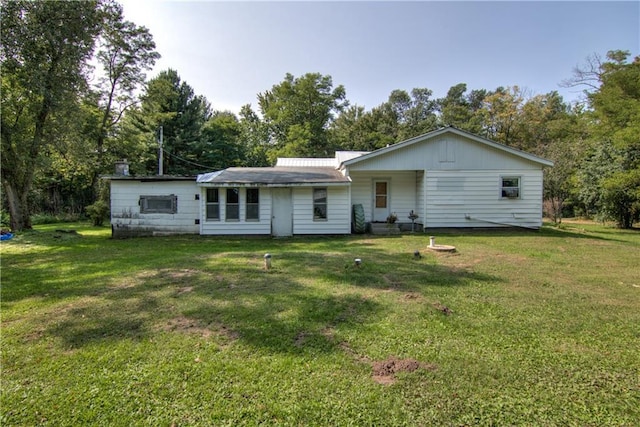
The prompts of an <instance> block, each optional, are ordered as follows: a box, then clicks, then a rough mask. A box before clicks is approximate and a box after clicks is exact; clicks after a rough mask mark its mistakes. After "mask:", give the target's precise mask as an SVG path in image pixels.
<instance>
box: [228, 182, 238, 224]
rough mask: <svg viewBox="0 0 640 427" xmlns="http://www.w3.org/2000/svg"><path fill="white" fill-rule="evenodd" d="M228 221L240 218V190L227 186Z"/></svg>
mask: <svg viewBox="0 0 640 427" xmlns="http://www.w3.org/2000/svg"><path fill="white" fill-rule="evenodd" d="M225 219H226V220H227V221H239V220H240V190H239V189H237V188H227V201H226V216H225Z"/></svg>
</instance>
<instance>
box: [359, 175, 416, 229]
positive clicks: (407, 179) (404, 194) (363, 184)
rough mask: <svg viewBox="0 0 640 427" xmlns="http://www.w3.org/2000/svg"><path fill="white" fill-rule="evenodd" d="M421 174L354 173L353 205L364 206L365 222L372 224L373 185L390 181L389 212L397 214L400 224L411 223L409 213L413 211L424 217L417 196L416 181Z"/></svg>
mask: <svg viewBox="0 0 640 427" xmlns="http://www.w3.org/2000/svg"><path fill="white" fill-rule="evenodd" d="M421 173H422V172H418V171H406V172H353V173H351V174H350V176H351V180H352V184H351V203H352V204H358V203H359V204H362V207H363V209H364V217H365V221H367V222H370V221H371V220H372V218H373V203H374V194H373V191H374V187H373V183H374V181H376V180H388V182H389V200H388V203H389V212H390V213H394V212H395V214H396V215H397V216H398V222H401V223H410V222H411V220H410V219H409V213H410V212H411V211H412V210H413V211H414V212H417V213H418V215H420V216H421V217H422V215H421V213H420V207H419V203H418V200H419V199H418V198H417V195H416V180H417V179H418V176H419V174H421Z"/></svg>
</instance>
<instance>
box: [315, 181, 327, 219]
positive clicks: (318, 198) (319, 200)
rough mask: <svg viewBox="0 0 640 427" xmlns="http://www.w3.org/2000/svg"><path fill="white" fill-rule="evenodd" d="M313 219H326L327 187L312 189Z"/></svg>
mask: <svg viewBox="0 0 640 427" xmlns="http://www.w3.org/2000/svg"><path fill="white" fill-rule="evenodd" d="M313 220H314V221H326V220H327V189H326V188H314V189H313Z"/></svg>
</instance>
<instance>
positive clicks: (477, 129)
mask: <svg viewBox="0 0 640 427" xmlns="http://www.w3.org/2000/svg"><path fill="white" fill-rule="evenodd" d="M466 91H467V85H466V84H465V83H459V84H457V85H455V86H451V88H449V91H448V92H447V96H446V97H444V98H440V99H439V100H438V111H439V112H440V124H441V125H443V126H454V127H456V128H458V129H462V130H466V131H468V132H472V133H476V134H479V133H481V132H482V116H481V115H480V114H479V113H478V112H479V111H480V110H481V109H482V107H483V102H484V99H485V98H486V96H487V91H486V90H484V89H481V90H473V91H471V92H470V93H469V94H466Z"/></svg>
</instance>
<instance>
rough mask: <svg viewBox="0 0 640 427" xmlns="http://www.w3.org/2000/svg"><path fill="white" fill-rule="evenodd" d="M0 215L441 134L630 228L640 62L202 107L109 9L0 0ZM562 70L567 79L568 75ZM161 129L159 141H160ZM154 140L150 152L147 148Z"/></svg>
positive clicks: (328, 85) (638, 213)
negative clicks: (469, 140)
mask: <svg viewBox="0 0 640 427" xmlns="http://www.w3.org/2000/svg"><path fill="white" fill-rule="evenodd" d="M1 14H2V16H1V18H2V27H1V28H0V31H1V45H2V46H1V47H0V61H1V67H2V115H1V120H2V122H1V143H2V145H1V147H2V153H1V155H2V156H1V167H2V169H1V172H2V188H3V195H2V212H3V216H4V215H6V212H8V213H9V215H8V216H9V220H8V221H9V222H10V227H11V228H12V229H14V230H22V229H28V228H31V226H32V223H31V216H32V214H34V213H41V212H42V213H47V214H51V215H59V214H62V213H70V214H83V213H84V212H85V209H86V208H87V206H95V203H96V202H100V201H101V200H102V203H104V199H105V198H108V194H107V193H106V191H105V188H103V187H104V185H101V183H102V181H101V180H100V176H101V175H105V174H111V173H112V172H113V165H114V163H115V161H117V160H120V159H124V158H126V159H128V161H129V163H130V171H131V173H133V174H136V175H149V174H156V173H157V172H158V157H159V149H162V150H163V159H164V161H163V170H164V173H165V174H170V175H195V174H198V173H202V172H207V171H212V170H217V169H223V168H226V167H231V166H269V165H272V164H274V162H275V160H276V159H277V157H332V156H333V152H334V151H335V150H363V151H371V150H375V149H378V148H382V147H385V146H387V145H389V144H393V143H395V142H399V141H401V140H405V139H408V138H412V137H415V136H418V135H421V134H424V133H426V132H429V131H431V130H434V129H437V128H439V127H442V126H455V127H457V128H459V129H463V130H467V131H469V132H472V133H475V134H478V135H480V136H484V137H486V138H489V139H492V140H494V141H496V142H500V143H503V144H506V145H509V146H511V147H514V148H518V149H522V150H526V151H528V152H531V153H533V154H536V155H539V156H541V157H544V158H547V159H550V160H553V161H554V162H555V166H554V167H553V168H548V169H547V170H546V171H545V211H546V213H547V214H548V215H549V216H550V217H552V219H554V220H555V221H560V220H561V218H562V217H563V216H567V215H570V216H576V215H580V216H586V217H591V218H596V219H600V220H605V219H612V220H615V221H616V223H617V224H618V226H620V227H626V228H629V227H632V225H633V224H634V222H635V221H638V220H639V219H640V57H636V58H633V59H630V53H629V52H626V51H610V52H608V53H607V55H606V56H605V57H604V58H603V57H601V56H599V55H597V54H594V55H592V56H590V57H589V58H587V59H586V61H585V64H583V65H582V66H580V67H577V68H576V69H575V70H573V75H572V77H570V78H568V79H567V80H566V81H564V82H562V84H563V85H565V86H571V87H576V88H577V89H579V90H581V91H583V93H584V95H585V96H584V99H583V101H581V102H576V103H573V104H571V103H568V102H565V101H564V99H563V98H562V96H560V95H559V94H558V93H557V92H556V91H553V92H549V93H547V94H532V93H529V92H528V91H526V90H523V89H521V88H519V87H517V86H512V87H498V88H496V89H493V90H486V89H469V88H467V85H466V84H464V83H459V84H457V85H454V86H452V87H451V88H450V89H449V91H448V92H447V94H446V95H445V96H444V97H442V98H436V97H434V95H433V92H432V91H431V90H430V89H428V88H413V89H411V90H410V91H407V90H404V89H397V90H394V91H392V92H391V93H390V94H389V97H388V99H387V100H386V101H385V102H383V103H382V104H380V105H379V106H376V107H374V108H371V109H369V110H367V109H365V108H364V107H362V106H359V105H352V104H351V103H350V102H349V101H348V99H347V94H346V89H345V88H344V86H342V85H334V83H333V80H332V78H331V76H330V75H322V74H320V73H307V74H304V75H301V76H294V75H291V74H286V75H285V76H284V79H283V80H282V81H281V82H279V83H277V84H274V85H273V86H272V87H271V88H270V89H267V90H265V91H264V92H261V93H258V94H257V101H258V102H257V110H254V109H253V107H252V105H250V104H247V105H244V106H243V107H242V108H241V110H240V112H239V114H234V113H232V112H229V111H214V110H213V109H212V107H211V104H210V103H209V101H208V100H207V99H206V98H205V97H204V96H202V95H198V94H196V93H195V91H194V90H193V88H192V87H191V86H190V85H189V84H188V83H187V82H185V81H183V80H182V79H181V78H180V75H179V73H178V71H177V70H172V69H169V70H164V71H162V72H160V73H159V74H158V75H157V76H155V77H153V78H151V79H147V76H146V72H148V71H149V70H151V69H152V68H153V66H154V65H155V62H156V60H157V59H158V58H159V57H160V55H159V54H158V53H157V52H156V50H155V43H154V41H153V37H152V35H151V34H150V32H149V31H148V29H146V28H144V27H141V26H138V25H136V24H135V23H132V22H129V21H127V20H125V19H124V16H123V13H122V7H121V6H120V5H119V4H118V3H117V2H115V1H113V0H91V1H83V2H67V1H61V2H30V1H5V0H3V1H2V10H1ZM568 74H571V71H569V72H568ZM160 132H161V133H160ZM160 138H161V139H162V147H161V148H160V145H159V141H160Z"/></svg>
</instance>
